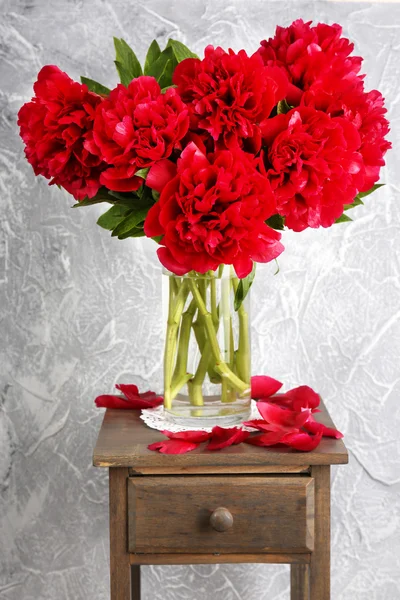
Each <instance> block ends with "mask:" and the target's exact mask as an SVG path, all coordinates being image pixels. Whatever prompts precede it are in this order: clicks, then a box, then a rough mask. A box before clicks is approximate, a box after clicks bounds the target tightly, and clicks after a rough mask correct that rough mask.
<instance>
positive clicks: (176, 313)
mask: <svg viewBox="0 0 400 600" xmlns="http://www.w3.org/2000/svg"><path fill="white" fill-rule="evenodd" d="M174 280H175V278H174V277H172V276H171V277H170V279H169V300H168V322H167V335H166V339H165V351H164V406H165V408H167V409H171V407H172V389H171V387H172V373H173V368H174V358H175V350H176V344H177V333H178V328H179V322H180V319H181V315H182V312H183V309H184V307H185V303H186V299H187V296H188V294H189V287H188V285H187V282H186V281H183V282H182V284H181V286H180V287H179V291H178V292H177V293H176V289H177V286H176V284H177V281H174Z"/></svg>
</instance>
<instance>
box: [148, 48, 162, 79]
mask: <svg viewBox="0 0 400 600" xmlns="http://www.w3.org/2000/svg"><path fill="white" fill-rule="evenodd" d="M160 54H161V48H160V46H159V45H158V42H157V40H153V41H152V42H151V44H150V46H149V49H148V50H147V54H146V59H145V61H144V74H145V75H148V74H149V69H150V67H151V65H152V64H153V63H155V62H156V60H157V58H158V57H159V56H160Z"/></svg>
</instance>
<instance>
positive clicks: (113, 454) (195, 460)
mask: <svg viewBox="0 0 400 600" xmlns="http://www.w3.org/2000/svg"><path fill="white" fill-rule="evenodd" d="M321 408H322V412H321V413H318V414H317V415H316V418H317V419H318V420H320V421H321V422H323V423H325V424H326V425H329V426H330V427H332V426H333V423H332V420H331V418H330V416H329V415H328V413H327V411H326V409H325V407H324V406H323V405H322V404H321ZM162 439H165V436H163V434H162V433H161V432H160V431H157V430H155V429H150V428H149V427H147V425H145V424H144V423H143V421H142V420H141V419H140V416H139V412H138V411H128V410H110V409H107V411H106V414H105V416H104V420H103V424H102V427H101V430H100V433H99V437H98V440H97V444H96V447H95V450H94V454H93V464H94V466H96V467H131V468H133V469H135V470H136V471H137V472H140V469H159V468H162V469H168V470H169V472H171V473H175V472H176V473H178V472H181V471H182V469H184V470H186V472H190V469H191V468H195V469H199V468H207V469H208V468H222V469H232V468H235V467H240V468H241V469H242V471H241V472H245V469H246V468H249V469H253V468H254V467H262V466H273V465H275V466H278V465H280V466H291V467H293V466H296V465H298V466H303V465H305V464H306V465H330V464H345V463H347V462H348V454H347V450H346V447H345V445H344V443H343V441H342V440H334V439H331V438H323V439H322V442H321V444H320V445H319V446H318V448H317V449H316V450H314V451H312V452H307V453H305V452H297V451H295V450H292V449H291V448H283V449H279V450H277V449H276V448H257V447H256V446H251V445H249V444H240V445H238V446H230V447H229V448H225V449H224V450H220V451H217V452H210V451H208V450H205V445H204V444H203V445H201V446H200V447H199V448H197V449H196V450H194V451H193V452H189V453H187V454H180V455H163V454H159V453H158V452H153V451H151V450H149V449H148V448H147V446H148V445H149V444H151V443H152V442H156V441H159V440H162Z"/></svg>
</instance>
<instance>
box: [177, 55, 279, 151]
mask: <svg viewBox="0 0 400 600" xmlns="http://www.w3.org/2000/svg"><path fill="white" fill-rule="evenodd" d="M173 83H174V84H175V85H176V86H177V89H178V92H179V94H180V95H181V97H182V99H183V101H184V102H186V103H187V105H188V107H189V111H190V129H191V130H194V131H196V130H200V131H201V130H205V131H207V132H208V133H209V134H210V135H211V136H212V138H213V139H214V140H215V142H219V144H218V146H221V144H222V145H225V146H226V147H229V148H230V147H232V146H235V145H237V144H239V145H240V146H243V147H244V149H245V150H250V151H252V152H253V153H257V152H258V150H259V149H260V143H261V136H260V130H259V123H260V122H262V121H263V120H264V119H266V118H268V117H269V115H270V113H271V110H272V109H273V107H274V106H275V105H276V104H277V102H278V101H279V100H281V99H282V98H284V96H285V94H286V88H287V78H286V76H285V75H284V73H283V72H281V70H280V69H276V68H265V67H264V64H263V61H262V59H261V57H260V56H259V55H258V54H255V55H253V56H247V54H246V52H245V51H244V50H240V52H238V53H237V54H236V53H235V52H233V50H229V52H225V50H223V49H222V48H215V49H214V48H213V47H212V46H207V48H206V49H205V52H204V59H203V60H200V59H195V58H188V59H186V60H184V61H182V62H181V63H180V64H179V65H178V66H177V67H176V69H175V72H174V75H173Z"/></svg>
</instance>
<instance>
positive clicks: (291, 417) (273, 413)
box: [257, 402, 311, 429]
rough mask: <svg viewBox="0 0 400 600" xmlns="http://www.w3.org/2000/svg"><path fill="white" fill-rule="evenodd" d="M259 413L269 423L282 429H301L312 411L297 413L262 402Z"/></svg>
mask: <svg viewBox="0 0 400 600" xmlns="http://www.w3.org/2000/svg"><path fill="white" fill-rule="evenodd" d="M257 408H258V412H259V413H260V415H261V416H262V417H263V419H264V420H265V421H267V422H268V423H272V424H274V425H279V426H280V427H290V428H296V429H300V427H302V426H303V425H304V423H305V422H306V421H307V419H308V418H309V416H310V414H311V411H310V410H309V409H306V410H303V411H301V412H297V411H294V410H289V409H286V408H281V407H280V406H276V405H274V404H271V403H270V402H260V403H259V404H257Z"/></svg>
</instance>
